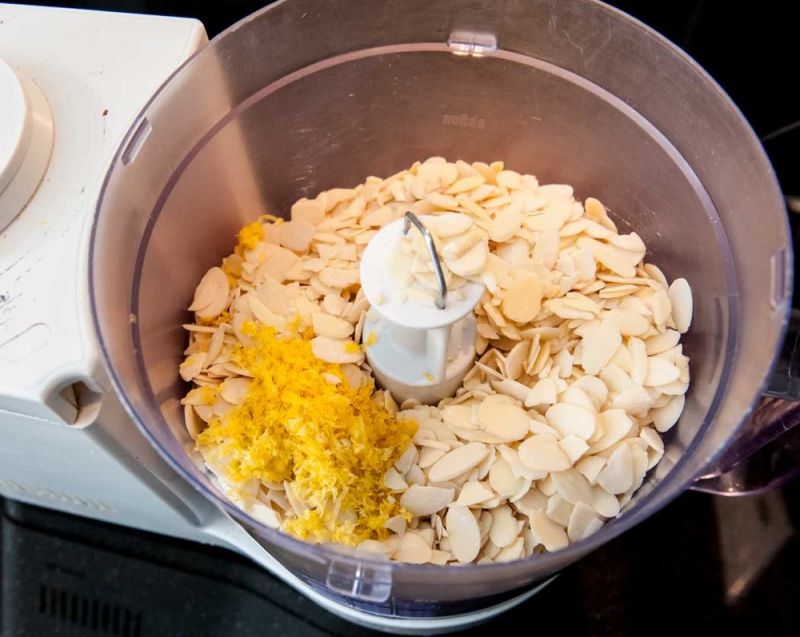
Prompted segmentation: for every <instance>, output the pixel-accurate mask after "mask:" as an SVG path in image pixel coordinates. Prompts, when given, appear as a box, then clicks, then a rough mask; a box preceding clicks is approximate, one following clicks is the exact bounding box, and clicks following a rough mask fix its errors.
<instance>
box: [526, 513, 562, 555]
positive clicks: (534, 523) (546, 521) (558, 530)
mask: <svg viewBox="0 0 800 637" xmlns="http://www.w3.org/2000/svg"><path fill="white" fill-rule="evenodd" d="M530 522H531V532H532V533H533V537H534V539H535V540H536V542H537V543H538V544H541V545H543V546H544V547H545V549H547V550H548V551H557V550H558V549H562V548H564V547H565V546H567V544H569V538H568V537H567V534H566V533H565V532H564V529H563V527H561V526H559V525H558V524H556V523H555V522H553V521H552V520H550V518H548V517H547V515H546V514H545V513H544V512H543V511H534V512H533V514H532V515H531V516H530Z"/></svg>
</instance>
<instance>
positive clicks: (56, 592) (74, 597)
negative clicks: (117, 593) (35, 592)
mask: <svg viewBox="0 0 800 637" xmlns="http://www.w3.org/2000/svg"><path fill="white" fill-rule="evenodd" d="M39 613H40V614H42V615H49V616H50V617H52V618H53V619H56V620H58V621H61V622H66V623H69V624H73V625H74V626H80V627H82V628H86V629H88V630H92V631H95V632H96V633H97V634H98V635H117V636H118V637H141V635H142V614H141V613H135V612H133V611H132V610H130V609H128V608H123V607H122V606H118V605H116V604H111V603H109V602H104V601H102V600H99V599H95V598H92V597H86V596H84V595H80V594H78V593H71V592H69V591H67V590H64V589H62V588H56V587H54V586H41V587H40V588H39Z"/></svg>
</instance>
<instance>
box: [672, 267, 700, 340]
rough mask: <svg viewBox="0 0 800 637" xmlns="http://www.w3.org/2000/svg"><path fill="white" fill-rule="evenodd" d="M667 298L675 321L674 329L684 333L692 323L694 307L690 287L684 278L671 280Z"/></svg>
mask: <svg viewBox="0 0 800 637" xmlns="http://www.w3.org/2000/svg"><path fill="white" fill-rule="evenodd" d="M669 299H670V301H671V302H672V320H673V321H674V322H675V329H676V330H678V332H680V333H681V334H685V333H686V332H688V331H689V327H690V326H691V324H692V312H693V309H694V303H693V301H692V288H690V287H689V283H688V282H687V281H686V279H675V280H674V281H673V282H672V285H670V286H669Z"/></svg>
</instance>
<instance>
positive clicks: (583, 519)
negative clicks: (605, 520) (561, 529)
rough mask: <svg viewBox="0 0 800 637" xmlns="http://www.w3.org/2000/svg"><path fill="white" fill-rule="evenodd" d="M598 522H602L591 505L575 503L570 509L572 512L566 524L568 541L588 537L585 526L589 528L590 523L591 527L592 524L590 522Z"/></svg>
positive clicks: (576, 540)
mask: <svg viewBox="0 0 800 637" xmlns="http://www.w3.org/2000/svg"><path fill="white" fill-rule="evenodd" d="M598 522H600V523H602V520H600V518H598V517H597V515H596V514H595V511H594V509H593V508H592V507H591V506H589V505H588V504H584V503H583V502H579V503H578V504H576V505H575V507H574V508H573V509H572V514H571V515H570V517H569V522H568V524H567V535H568V536H569V539H570V541H572V542H578V541H579V540H582V539H584V538H585V537H588V535H587V533H586V530H587V528H589V527H590V525H592V527H593V526H594V525H593V524H592V523H594V524H597V523H598Z"/></svg>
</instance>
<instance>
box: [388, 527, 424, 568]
mask: <svg viewBox="0 0 800 637" xmlns="http://www.w3.org/2000/svg"><path fill="white" fill-rule="evenodd" d="M431 556H432V553H431V547H430V546H428V544H427V543H426V542H425V540H423V539H422V538H421V537H420V536H419V535H417V534H415V533H405V534H404V535H403V536H402V537H401V538H400V543H399V544H398V545H397V549H396V550H395V551H394V553H393V554H392V558H393V559H395V560H397V561H398V562H407V563H409V564H425V563H427V562H430V560H431Z"/></svg>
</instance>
